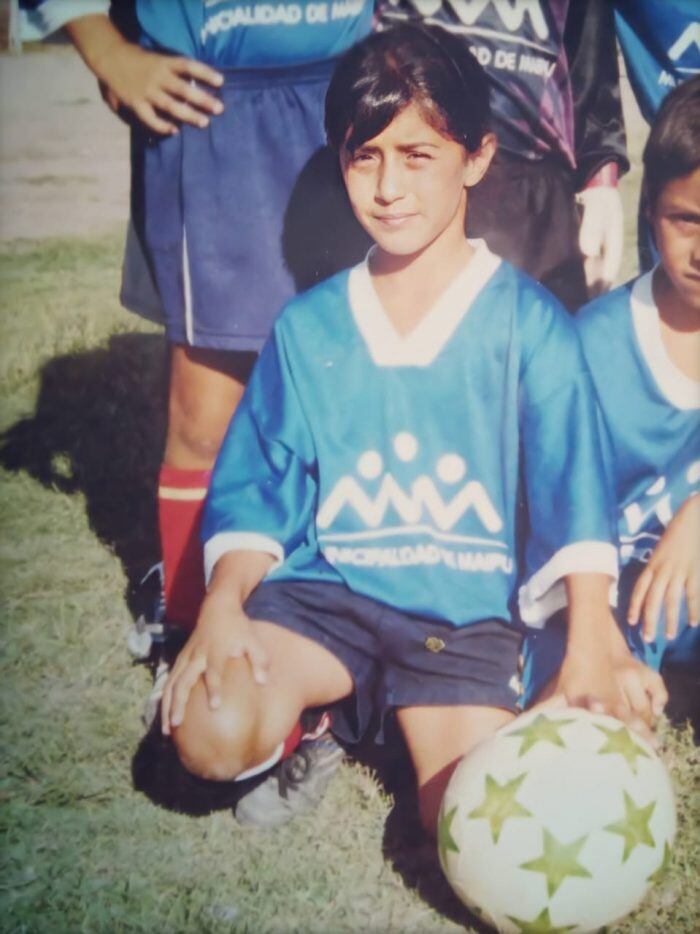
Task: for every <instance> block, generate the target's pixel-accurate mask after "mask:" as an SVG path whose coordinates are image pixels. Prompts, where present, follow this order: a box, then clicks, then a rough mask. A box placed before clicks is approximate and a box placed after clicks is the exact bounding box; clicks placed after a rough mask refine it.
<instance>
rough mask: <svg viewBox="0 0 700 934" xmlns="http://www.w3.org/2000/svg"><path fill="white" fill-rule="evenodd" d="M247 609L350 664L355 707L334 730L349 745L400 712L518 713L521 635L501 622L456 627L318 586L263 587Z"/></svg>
mask: <svg viewBox="0 0 700 934" xmlns="http://www.w3.org/2000/svg"><path fill="white" fill-rule="evenodd" d="M245 609H246V613H247V614H248V615H249V616H250V617H252V618H253V619H256V618H257V619H264V620H269V621H270V622H273V623H276V624H277V625H279V626H283V627H284V628H285V629H290V630H292V631H293V632H296V633H299V635H302V636H306V637H307V638H309V639H313V640H314V642H318V643H319V644H320V645H322V646H324V647H325V648H326V649H328V650H329V651H330V652H331V653H332V654H333V655H335V657H336V658H338V659H339V660H340V661H341V662H342V663H343V664H344V665H345V667H346V668H347V669H348V671H349V672H350V674H351V676H352V679H353V683H354V685H355V691H354V694H353V703H352V704H351V705H350V709H349V710H348V706H349V705H348V704H340V705H338V710H334V711H333V729H334V732H337V733H338V735H339V736H340V737H341V738H342V739H345V740H347V741H350V742H356V741H357V740H359V739H360V738H361V737H362V736H363V735H364V733H365V732H366V730H367V727H368V726H369V724H370V721H371V719H372V717H373V715H375V714H376V715H378V716H379V717H380V721H383V719H384V715H385V714H386V713H387V712H388V711H389V710H390V709H392V708H395V707H414V706H451V707H452V706H461V705H477V706H486V707H502V708H505V709H506V710H512V711H515V710H516V703H517V699H518V692H519V682H518V676H517V671H518V657H519V653H520V644H521V641H522V636H521V634H520V633H519V632H518V631H517V630H515V629H514V628H513V627H511V626H509V625H507V624H506V623H504V622H503V621H501V620H485V621H484V622H479V623H473V624H471V625H469V626H461V627H459V626H451V625H450V624H447V623H441V622H436V621H435V620H430V619H423V618H421V617H418V616H413V615H411V614H409V613H406V612H404V611H402V610H396V609H394V608H392V607H390V606H387V605H386V604H383V603H378V602H376V601H375V600H371V599H369V598H368V597H364V596H361V595H359V594H356V593H353V592H352V591H351V590H348V588H347V587H345V586H343V585H342V584H333V583H325V582H316V581H314V582H308V581H264V582H263V583H262V584H260V586H259V587H258V588H257V590H255V591H254V593H253V594H252V595H251V596H250V598H249V599H248V602H247V604H246V608H245Z"/></svg>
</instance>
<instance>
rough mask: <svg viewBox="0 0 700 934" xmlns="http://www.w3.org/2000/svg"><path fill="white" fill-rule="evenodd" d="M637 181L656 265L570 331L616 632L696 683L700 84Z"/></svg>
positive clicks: (531, 673)
mask: <svg viewBox="0 0 700 934" xmlns="http://www.w3.org/2000/svg"><path fill="white" fill-rule="evenodd" d="M644 169H645V180H644V188H645V192H644V194H645V199H646V202H647V205H648V220H649V223H650V226H651V230H652V232H653V236H654V242H655V246H656V248H657V250H658V252H659V256H660V259H659V264H658V265H657V266H656V268H655V269H654V270H653V271H651V272H648V273H646V274H645V275H643V276H640V277H639V278H638V279H636V280H634V281H633V282H631V283H628V284H627V285H625V286H622V287H621V288H619V289H617V290H616V291H614V292H612V293H611V294H610V295H607V296H605V297H603V298H600V299H598V300H597V301H595V302H592V303H591V304H590V305H588V306H587V307H586V308H585V309H584V310H583V311H582V312H580V314H579V315H578V317H577V322H576V323H577V326H578V328H579V333H580V335H581V338H582V342H583V349H584V353H585V355H586V358H587V360H588V364H589V366H590V369H591V371H592V374H593V381H594V384H595V389H596V392H597V395H598V399H599V401H600V406H601V409H602V412H603V419H604V422H605V427H606V429H607V435H608V437H609V442H610V453H611V465H612V471H613V475H614V479H615V493H616V498H617V516H618V531H619V541H620V553H619V555H620V563H621V565H622V574H621V581H620V584H621V586H620V600H619V605H618V619H619V623H620V628H621V630H622V632H623V633H624V636H625V638H626V640H627V642H628V643H629V645H630V647H631V648H632V651H633V652H634V653H635V655H637V656H638V657H639V658H642V659H644V661H646V662H647V664H649V665H651V666H652V667H654V668H657V669H658V668H659V667H660V665H661V663H662V661H663V660H664V658H665V657H666V658H673V659H674V660H675V661H678V662H684V663H686V664H687V663H690V664H692V665H694V666H695V670H696V671H700V629H697V628H694V627H697V624H698V619H699V618H700V497H699V496H698V495H697V493H698V489H699V487H700V417H699V415H698V410H699V409H700V77H696V78H692V79H691V80H689V81H688V82H687V83H686V84H684V85H681V86H680V87H678V88H677V89H676V90H674V91H672V92H671V94H669V96H668V97H667V98H666V100H665V101H664V103H663V104H662V106H661V109H660V111H659V114H658V117H657V119H656V122H655V123H654V125H653V127H652V130H651V134H650V136H649V140H648V142H647V145H646V149H645V150H644ZM662 617H664V619H663V623H661V622H660V620H661V618H662ZM561 626H562V623H561V621H557V620H553V621H552V622H551V623H550V624H548V626H547V628H546V629H545V630H544V631H543V632H542V633H541V634H539V635H536V636H534V637H533V638H531V639H528V640H527V641H526V657H527V666H526V675H527V677H526V681H527V688H528V695H529V696H531V697H534V696H536V695H537V693H538V692H539V691H540V689H541V687H542V685H543V684H544V683H545V682H546V680H547V678H548V677H550V676H551V674H552V673H553V672H554V671H555V670H556V667H557V665H558V663H559V662H560V660H561V658H562V656H563V651H564V632H563V630H562V629H561Z"/></svg>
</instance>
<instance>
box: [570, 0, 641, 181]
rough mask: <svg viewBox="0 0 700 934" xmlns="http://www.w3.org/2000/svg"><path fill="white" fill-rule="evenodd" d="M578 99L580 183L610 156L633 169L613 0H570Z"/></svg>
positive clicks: (574, 89) (621, 167) (622, 166)
mask: <svg viewBox="0 0 700 934" xmlns="http://www.w3.org/2000/svg"><path fill="white" fill-rule="evenodd" d="M564 45H565V47H566V53H567V58H568V61H569V74H570V79H571V91H572V95H573V102H574V126H575V145H576V161H577V172H576V188H577V190H579V191H580V190H581V188H583V187H584V186H585V184H586V182H587V181H588V179H589V178H590V177H591V176H592V175H595V173H596V172H597V171H598V169H599V168H600V167H601V166H603V165H605V163H606V162H616V163H617V164H618V167H619V171H620V174H622V173H623V172H626V171H627V170H628V169H629V161H628V159H627V140H626V138H625V125H624V120H623V117H622V102H621V99H620V74H619V69H618V64H617V45H616V43H615V14H614V8H613V4H612V3H611V2H610V0H571V4H570V6H569V12H568V15H567V19H566V28H565V31H564Z"/></svg>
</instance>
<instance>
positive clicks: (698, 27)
mask: <svg viewBox="0 0 700 934" xmlns="http://www.w3.org/2000/svg"><path fill="white" fill-rule="evenodd" d="M693 45H694V46H696V47H697V49H698V51H700V23H689V24H688V25H687V26H686V28H685V29H684V30H683V32H682V33H681V34H680V36H679V37H678V38H677V39H676V41H675V42H674V43H673V45H672V46H671V48H670V49H669V50H668V57H669V58H670V59H671V60H672V61H674V62H677V61H678V59H679V58H681V56H683V55H685V53H686V52H687V51H688V49H689V48H690V47H691V46H693ZM686 70H687V71H691V72H693V73H694V72H696V71H698V69H697V68H688V69H684V68H680V69H679V71H686Z"/></svg>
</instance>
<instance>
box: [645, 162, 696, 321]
mask: <svg viewBox="0 0 700 934" xmlns="http://www.w3.org/2000/svg"><path fill="white" fill-rule="evenodd" d="M650 220H651V223H652V227H653V229H654V238H655V240H656V246H657V249H658V251H659V254H660V256H661V265H662V267H663V269H664V271H665V273H666V277H667V279H668V282H669V283H670V285H671V287H672V289H673V291H674V292H675V294H676V296H677V297H678V298H679V299H680V300H681V301H682V302H683V304H684V305H685V306H686V307H688V308H692V309H694V310H695V311H697V312H700V168H698V169H696V170H695V171H694V172H691V173H690V175H685V176H683V177H682V178H674V179H673V181H671V182H669V183H668V184H667V185H665V186H664V187H663V188H662V190H661V192H660V194H659V196H658V198H657V200H656V204H655V205H654V208H653V210H652V211H651V215H650Z"/></svg>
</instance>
